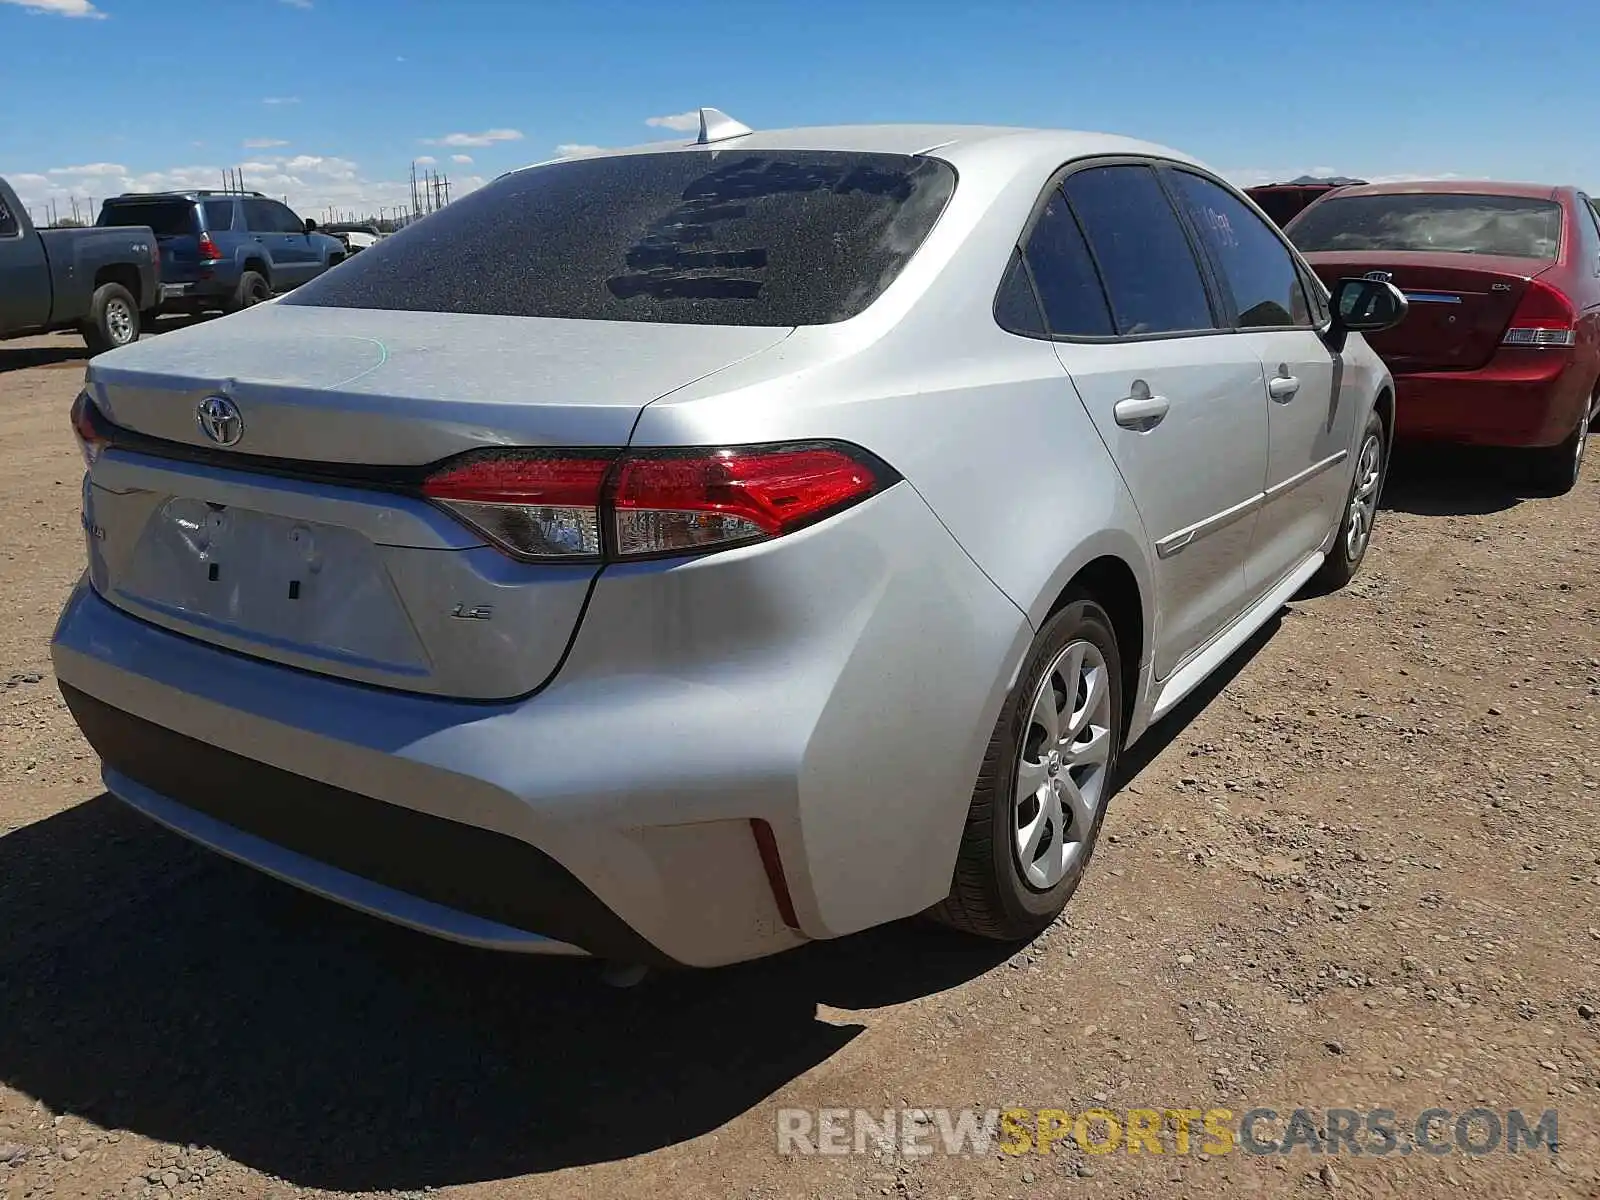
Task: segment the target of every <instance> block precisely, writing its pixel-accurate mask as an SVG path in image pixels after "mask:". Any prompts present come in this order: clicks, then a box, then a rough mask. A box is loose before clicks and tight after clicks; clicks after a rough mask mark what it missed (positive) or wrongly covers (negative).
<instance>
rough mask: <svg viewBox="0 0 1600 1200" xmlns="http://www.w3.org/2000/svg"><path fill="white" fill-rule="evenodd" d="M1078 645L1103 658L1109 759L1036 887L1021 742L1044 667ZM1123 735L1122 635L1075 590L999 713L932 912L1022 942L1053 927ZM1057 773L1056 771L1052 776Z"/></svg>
mask: <svg viewBox="0 0 1600 1200" xmlns="http://www.w3.org/2000/svg"><path fill="white" fill-rule="evenodd" d="M1076 642H1088V643H1090V644H1091V645H1092V646H1093V647H1095V649H1097V650H1098V651H1099V652H1100V657H1101V660H1102V663H1103V665H1104V671H1105V683H1106V686H1107V688H1108V690H1109V702H1110V707H1109V710H1108V715H1107V720H1106V729H1107V732H1106V735H1105V736H1106V738H1107V742H1108V751H1107V753H1108V757H1107V759H1106V761H1105V763H1104V765H1103V766H1101V767H1099V768H1097V769H1098V770H1100V771H1103V772H1104V775H1103V779H1102V780H1101V784H1100V788H1099V804H1098V807H1097V808H1096V810H1095V815H1094V818H1093V821H1092V823H1091V825H1090V828H1089V829H1088V830H1087V831H1085V832H1083V833H1081V834H1079V833H1077V832H1075V827H1074V826H1073V825H1068V826H1067V827H1066V828H1065V829H1060V830H1057V831H1056V836H1058V837H1059V836H1064V835H1065V834H1067V833H1069V832H1072V833H1074V836H1073V837H1072V838H1070V839H1069V840H1070V841H1072V842H1078V843H1081V844H1080V846H1079V849H1078V850H1077V851H1076V855H1075V858H1074V859H1073V860H1072V862H1071V863H1070V864H1069V865H1068V866H1067V868H1066V871H1065V874H1063V875H1062V877H1061V878H1060V879H1059V880H1058V881H1057V882H1055V883H1054V884H1053V886H1050V887H1047V888H1040V887H1037V886H1035V885H1034V884H1033V883H1030V882H1029V881H1028V880H1027V879H1026V878H1025V877H1024V867H1023V864H1022V861H1021V857H1020V856H1019V855H1018V852H1017V847H1016V844H1015V838H1014V836H1013V835H1014V832H1015V829H1016V821H1017V820H1018V818H1019V817H1021V815H1022V814H1021V812H1020V811H1019V807H1018V805H1017V803H1016V801H1015V800H1014V797H1015V795H1016V793H1017V791H1018V771H1019V768H1020V766H1021V762H1022V756H1023V751H1024V748H1025V747H1026V746H1028V745H1029V744H1030V743H1031V742H1032V741H1034V740H1036V739H1037V738H1038V737H1039V736H1040V735H1041V734H1042V730H1041V729H1040V728H1039V727H1038V726H1037V725H1036V724H1035V723H1034V722H1033V720H1032V716H1031V710H1032V705H1033V701H1034V697H1035V693H1036V692H1039V691H1040V687H1041V683H1042V682H1043V681H1044V679H1045V677H1046V676H1047V674H1051V673H1052V671H1051V668H1052V666H1053V665H1054V664H1055V663H1056V661H1057V659H1058V658H1059V656H1060V655H1061V653H1062V651H1063V650H1065V649H1067V648H1068V647H1070V646H1072V645H1073V644H1074V643H1076ZM1055 698H1056V700H1057V701H1058V703H1059V702H1060V701H1061V700H1062V699H1063V696H1062V693H1061V692H1060V691H1056V692H1055ZM1072 703H1076V700H1075V699H1074V700H1073V701H1072ZM1069 711H1070V709H1069ZM1122 737H1123V707H1122V660H1121V655H1120V654H1119V653H1118V648H1117V636H1116V632H1115V630H1114V629H1113V628H1112V625H1111V618H1110V617H1108V616H1107V615H1106V612H1105V610H1104V609H1103V608H1101V607H1100V605H1099V604H1097V603H1096V602H1095V601H1094V600H1093V599H1091V598H1090V597H1089V596H1088V595H1087V594H1084V593H1077V594H1075V595H1073V596H1072V597H1071V598H1070V599H1069V600H1068V602H1067V604H1066V605H1065V606H1064V607H1063V608H1062V609H1061V610H1060V611H1059V612H1057V613H1056V615H1055V616H1053V617H1051V618H1050V620H1049V621H1047V622H1046V623H1045V626H1044V628H1043V629H1041V630H1040V631H1039V635H1038V636H1037V637H1036V638H1034V641H1033V646H1032V647H1031V648H1030V649H1029V651H1028V660H1027V663H1026V664H1025V666H1024V668H1023V671H1022V674H1021V676H1020V677H1019V678H1018V680H1017V685H1016V688H1015V689H1014V690H1013V691H1012V693H1011V695H1010V696H1008V697H1007V698H1006V703H1005V706H1004V707H1003V708H1002V709H1001V710H1000V718H999V720H998V721H997V722H996V724H995V729H994V734H993V736H992V737H991V738H990V739H989V747H988V750H987V751H986V752H985V753H984V757H983V766H982V767H981V769H980V770H979V772H978V782H977V786H976V787H975V788H974V789H973V793H972V805H971V808H970V809H969V810H968V813H967V823H966V828H965V830H964V831H963V833H962V837H961V849H960V851H959V853H958V854H957V857H956V866H955V872H954V875H953V877H952V879H951V883H950V895H949V896H948V897H947V898H946V899H945V900H943V901H941V902H940V903H939V904H937V905H935V906H934V908H932V909H931V910H930V911H929V914H928V915H929V916H931V917H933V918H934V919H935V920H937V921H940V922H942V923H944V924H946V925H949V926H952V927H954V928H956V929H959V930H961V931H963V932H965V933H971V934H976V935H978V936H980V937H986V938H993V939H995V940H997V941H1008V942H1009V941H1025V940H1027V939H1030V938H1033V937H1035V936H1037V935H1038V934H1039V933H1040V932H1041V931H1043V930H1044V929H1045V928H1046V927H1048V926H1049V925H1050V923H1051V922H1052V921H1054V920H1055V919H1056V917H1057V916H1058V915H1059V914H1060V912H1061V910H1062V909H1063V908H1064V907H1066V903H1067V901H1068V900H1070V899H1071V898H1072V895H1073V893H1074V892H1076V891H1077V890H1078V884H1079V883H1080V882H1081V881H1082V879H1083V873H1084V869H1085V868H1086V867H1087V866H1088V865H1089V859H1090V857H1091V856H1092V855H1093V854H1094V847H1095V843H1096V841H1097V840H1098V839H1099V836H1100V826H1101V824H1102V823H1103V821H1104V820H1105V813H1106V809H1107V807H1108V806H1109V804H1110V801H1111V795H1112V790H1113V788H1114V787H1115V784H1116V778H1117V759H1118V756H1119V753H1120V751H1121V748H1122ZM1029 752H1030V753H1035V752H1036V751H1032V750H1030V751H1029ZM1036 769H1037V768H1036ZM1054 774H1055V772H1053V771H1052V772H1051V775H1052V778H1053V776H1054ZM1047 782H1048V781H1047Z"/></svg>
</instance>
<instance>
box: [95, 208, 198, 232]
mask: <svg viewBox="0 0 1600 1200" xmlns="http://www.w3.org/2000/svg"><path fill="white" fill-rule="evenodd" d="M97 223H98V224H100V225H148V226H150V228H151V229H153V230H155V234H156V236H157V237H186V236H188V235H190V234H193V233H194V232H195V219H194V205H193V204H191V203H189V202H188V201H187V200H154V201H151V200H144V201H134V202H131V203H126V204H124V203H118V204H112V203H110V202H107V203H106V204H104V205H102V206H101V208H100V220H99V221H98V222H97Z"/></svg>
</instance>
